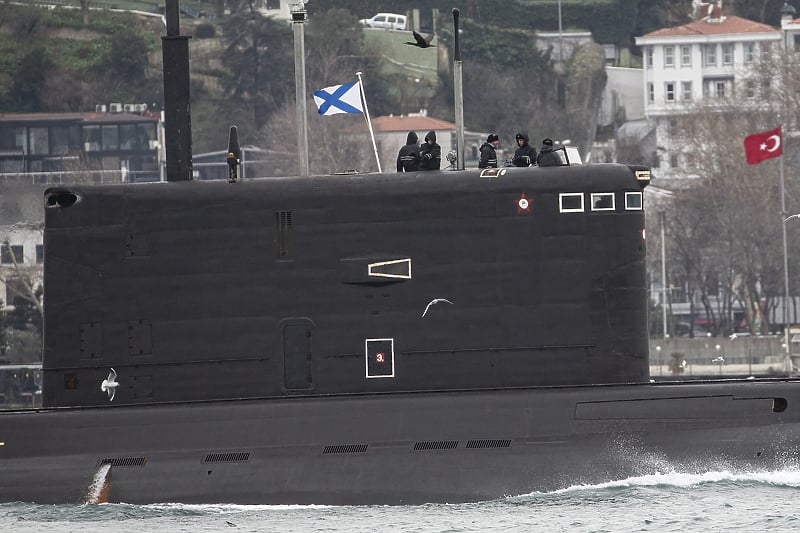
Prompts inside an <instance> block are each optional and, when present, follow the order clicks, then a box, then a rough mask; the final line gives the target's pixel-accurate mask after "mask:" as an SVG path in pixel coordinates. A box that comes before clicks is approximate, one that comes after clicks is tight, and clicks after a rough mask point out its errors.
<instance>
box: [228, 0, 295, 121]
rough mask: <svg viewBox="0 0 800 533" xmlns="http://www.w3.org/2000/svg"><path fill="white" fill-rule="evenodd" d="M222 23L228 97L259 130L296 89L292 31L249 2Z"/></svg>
mask: <svg viewBox="0 0 800 533" xmlns="http://www.w3.org/2000/svg"><path fill="white" fill-rule="evenodd" d="M231 11H232V13H231V15H230V16H228V17H225V19H223V22H222V31H223V38H224V40H225V43H226V44H225V53H224V56H223V58H224V62H225V67H226V72H227V77H225V78H224V79H223V80H222V86H223V89H224V92H225V96H224V98H223V99H222V101H221V102H220V104H221V105H223V106H226V105H228V104H229V102H231V101H235V102H236V106H244V107H245V108H246V109H248V110H249V113H250V116H249V117H247V118H248V119H249V120H248V122H249V124H240V125H241V126H244V128H245V129H250V130H251V131H257V130H260V129H261V128H262V127H263V126H264V124H266V123H267V119H268V118H269V115H270V114H271V113H272V112H273V111H275V110H276V109H278V108H280V107H281V106H283V105H284V104H285V102H286V100H287V98H288V97H289V95H290V94H292V92H293V88H294V60H293V58H294V49H293V38H292V33H291V30H290V28H289V27H288V26H286V25H285V24H284V23H281V22H279V21H277V20H275V19H273V18H271V17H264V16H263V15H261V14H260V13H259V12H258V11H257V10H256V9H255V8H254V6H253V5H252V3H249V4H248V6H247V7H246V8H245V9H241V10H238V9H237V10H236V11H235V12H234V11H233V7H232V8H231Z"/></svg>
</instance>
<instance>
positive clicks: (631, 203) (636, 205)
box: [625, 192, 642, 211]
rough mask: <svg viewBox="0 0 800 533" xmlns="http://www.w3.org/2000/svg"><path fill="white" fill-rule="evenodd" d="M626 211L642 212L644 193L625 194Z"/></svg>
mask: <svg viewBox="0 0 800 533" xmlns="http://www.w3.org/2000/svg"><path fill="white" fill-rule="evenodd" d="M625 210H626V211H641V210H642V193H640V192H626V193H625Z"/></svg>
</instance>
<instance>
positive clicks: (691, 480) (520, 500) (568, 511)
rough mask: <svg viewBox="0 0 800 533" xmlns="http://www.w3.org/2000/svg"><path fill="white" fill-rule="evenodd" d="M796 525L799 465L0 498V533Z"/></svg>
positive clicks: (453, 531) (799, 524)
mask: <svg viewBox="0 0 800 533" xmlns="http://www.w3.org/2000/svg"><path fill="white" fill-rule="evenodd" d="M0 475H2V473H1V472H0ZM797 529H800V470H794V469H791V470H780V471H774V472H762V473H751V474H734V473H731V472H726V471H719V472H709V473H705V474H680V473H663V474H653V475H648V476H642V477H634V478H629V479H626V480H622V481H615V482H611V483H603V484H600V485H588V486H575V487H570V488H568V489H564V490H559V491H556V492H548V493H533V494H528V495H525V496H518V497H514V498H504V499H500V500H494V501H488V502H481V503H470V504H449V505H448V504H436V505H433V504H430V505H415V506H341V507H340V506H316V505H263V506H262V505H183V504H170V503H164V504H154V505H127V504H100V505H92V504H85V505H33V504H28V503H7V504H0V531H2V532H15V533H16V532H42V531H47V532H53V533H58V532H80V533H93V532H97V533H109V532H113V533H125V532H128V533H151V532H161V531H169V532H182V531H185V532H202V531H225V532H231V533H234V532H237V531H242V532H254V531H255V532H258V531H265V532H302V533H312V532H325V533H328V532H339V531H342V532H376V531H397V532H442V533H445V532H447V533H457V532H485V531H502V532H506V531H509V532H516V531H543V532H552V531H587V532H601V531H654V532H656V531H657V532H664V531H747V532H754V531H795V530H797Z"/></svg>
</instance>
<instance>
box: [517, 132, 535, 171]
mask: <svg viewBox="0 0 800 533" xmlns="http://www.w3.org/2000/svg"><path fill="white" fill-rule="evenodd" d="M516 139H517V146H519V148H517V151H516V152H514V158H513V159H512V160H511V163H513V164H514V166H515V167H529V166H531V165H534V164H536V148H534V147H533V146H531V145H530V139H528V134H527V133H524V132H521V133H517V137H516Z"/></svg>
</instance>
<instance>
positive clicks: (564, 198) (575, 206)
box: [558, 192, 583, 213]
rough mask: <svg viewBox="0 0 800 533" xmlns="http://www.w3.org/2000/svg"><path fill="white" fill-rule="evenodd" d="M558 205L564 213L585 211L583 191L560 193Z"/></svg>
mask: <svg viewBox="0 0 800 533" xmlns="http://www.w3.org/2000/svg"><path fill="white" fill-rule="evenodd" d="M558 207H559V211H561V212H562V213H583V193H581V192H562V193H560V194H559V195H558Z"/></svg>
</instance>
